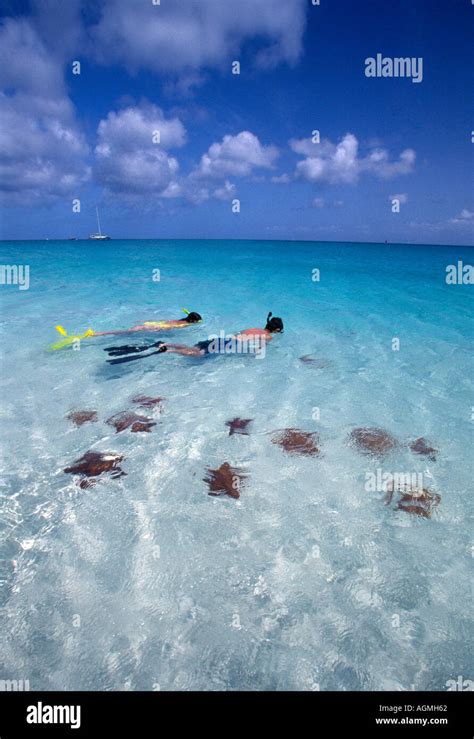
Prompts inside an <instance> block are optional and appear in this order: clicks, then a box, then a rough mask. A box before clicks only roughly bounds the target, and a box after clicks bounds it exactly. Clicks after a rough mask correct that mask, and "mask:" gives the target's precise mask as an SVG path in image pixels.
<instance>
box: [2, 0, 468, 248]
mask: <svg viewBox="0 0 474 739" xmlns="http://www.w3.org/2000/svg"><path fill="white" fill-rule="evenodd" d="M3 8H4V11H3V16H2V19H1V27H0V78H1V79H0V83H1V89H2V94H1V97H0V120H1V121H2V123H1V133H0V143H1V147H0V172H1V178H0V179H1V192H0V203H1V209H0V237H1V238H4V239H7V238H18V239H21V238H25V239H27V238H46V237H49V238H64V237H68V236H71V235H75V236H77V237H80V238H81V237H86V236H87V235H88V234H89V233H90V232H92V231H94V230H95V205H96V204H99V207H100V211H101V216H102V226H103V230H105V231H106V232H107V233H109V234H110V235H111V236H112V237H115V238H133V237H137V238H227V237H228V238H264V239H310V240H311V239H314V240H335V241H344V240H347V241H384V240H388V241H392V242H394V241H400V242H409V243H439V244H443V243H452V244H472V243H473V231H474V196H473V187H472V185H473V178H472V175H473V171H474V170H473V146H474V144H473V143H472V141H471V131H472V130H473V129H474V116H473V109H472V103H471V99H472V83H473V75H472V54H471V53H470V52H471V47H472V17H473V13H474V6H473V5H472V4H471V2H470V0H450V2H449V3H446V2H441V0H394V1H393V2H386V3H375V2H373V1H368V0H367V1H365V2H364V1H361V2H350V0H320V5H319V6H317V5H316V6H313V5H312V2H311V0H161V4H160V5H159V6H157V5H154V4H153V2H152V0H102V1H101V0H95V1H94V2H92V0H68V3H65V2H63V0H30V1H29V2H28V1H26V0H25V1H24V2H23V1H21V2H20V1H16V0H5V1H4V2H3ZM377 53H381V54H382V55H383V56H384V57H391V58H394V57H403V58H406V57H409V58H412V57H413V58H416V59H418V58H420V57H421V58H422V60H423V77H422V81H421V82H419V83H416V82H413V81H412V79H411V78H410V77H404V78H394V77H383V78H369V77H367V76H366V75H365V60H366V58H368V57H375V56H376V54H377ZM74 61H79V62H80V64H81V69H80V74H77V75H74V74H73V73H72V64H73V62H74ZM235 61H238V62H240V74H239V75H234V74H232V63H233V62H235ZM314 130H318V131H319V132H320V143H317V142H313V141H312V140H311V133H312V131H314ZM156 131H159V132H160V140H159V143H157V141H156ZM153 138H155V140H153ZM395 198H396V199H397V200H398V201H399V204H400V205H399V209H400V212H393V200H394V199H395ZM76 199H79V200H80V212H79V213H77V212H73V200H76ZM236 200H238V201H240V212H239V213H235V212H233V205H234V209H235V201H236Z"/></svg>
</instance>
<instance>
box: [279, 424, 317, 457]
mask: <svg viewBox="0 0 474 739" xmlns="http://www.w3.org/2000/svg"><path fill="white" fill-rule="evenodd" d="M318 443H319V438H318V435H317V434H316V433H315V432H310V431H300V430H299V429H283V431H279V432H277V433H276V434H275V435H274V436H273V438H272V444H277V445H278V446H281V447H282V449H284V450H285V452H288V453H289V454H303V455H305V456H312V457H314V456H316V455H317V454H319V448H318V446H317V444H318Z"/></svg>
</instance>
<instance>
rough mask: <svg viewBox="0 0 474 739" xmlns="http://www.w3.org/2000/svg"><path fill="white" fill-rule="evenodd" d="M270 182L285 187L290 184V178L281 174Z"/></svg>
mask: <svg viewBox="0 0 474 739" xmlns="http://www.w3.org/2000/svg"><path fill="white" fill-rule="evenodd" d="M271 181H272V182H275V183H276V184H277V185H287V184H288V183H289V182H291V177H290V175H289V174H287V173H286V172H284V173H283V174H280V175H276V176H275V177H272V178H271Z"/></svg>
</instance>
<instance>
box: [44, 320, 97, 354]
mask: <svg viewBox="0 0 474 739" xmlns="http://www.w3.org/2000/svg"><path fill="white" fill-rule="evenodd" d="M55 328H56V330H57V331H59V333H60V334H61V335H62V336H65V338H64V339H61V341H57V342H56V343H55V344H51V346H50V347H49V348H50V349H52V351H57V350H58V349H64V347H66V346H71V344H73V343H74V342H75V341H81V339H87V338H88V337H89V336H94V331H93V330H92V329H91V328H88V329H87V331H85V332H84V333H83V334H81V335H80V336H68V335H67V331H65V330H64V329H63V327H62V326H56V327H55Z"/></svg>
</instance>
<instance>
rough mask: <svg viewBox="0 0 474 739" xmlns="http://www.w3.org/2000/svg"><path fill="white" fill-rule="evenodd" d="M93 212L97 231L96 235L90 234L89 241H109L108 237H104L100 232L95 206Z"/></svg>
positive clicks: (97, 212)
mask: <svg viewBox="0 0 474 739" xmlns="http://www.w3.org/2000/svg"><path fill="white" fill-rule="evenodd" d="M95 212H96V214H97V231H98V233H96V234H91V235H90V236H89V239H92V240H93V241H109V240H110V236H106V235H105V234H103V233H102V231H101V228H100V218H99V209H98V207H97V206H96V208H95Z"/></svg>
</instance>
